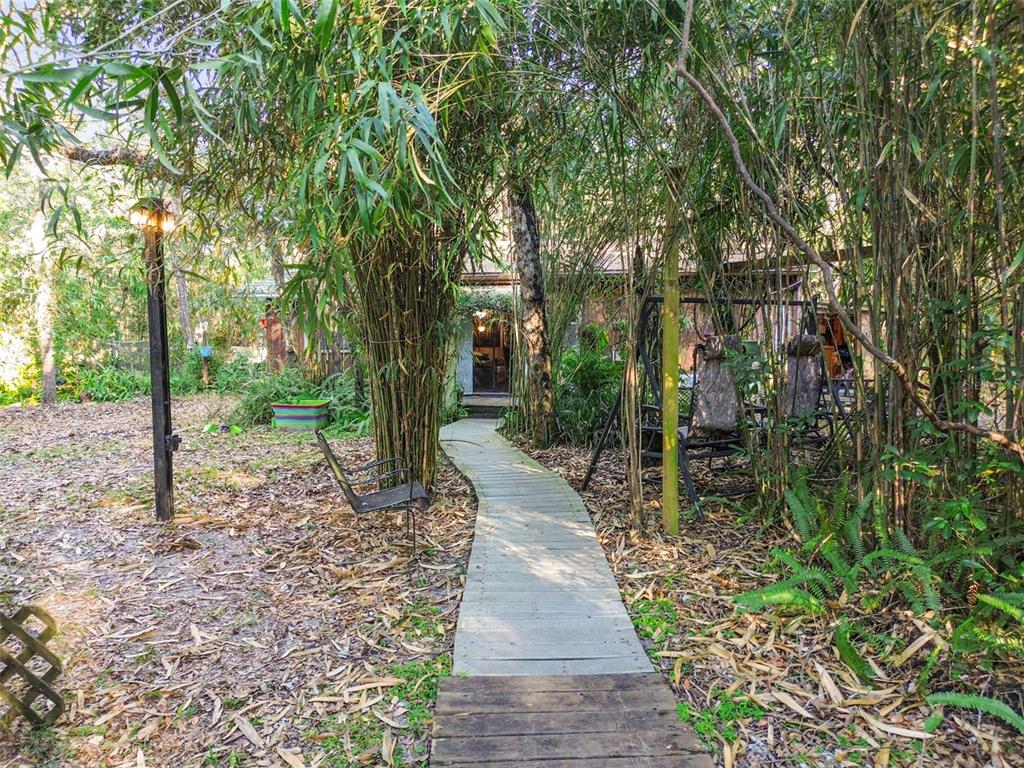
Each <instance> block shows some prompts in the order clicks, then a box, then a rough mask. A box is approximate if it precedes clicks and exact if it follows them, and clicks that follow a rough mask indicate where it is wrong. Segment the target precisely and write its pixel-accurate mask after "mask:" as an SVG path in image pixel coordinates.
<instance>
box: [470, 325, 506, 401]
mask: <svg viewBox="0 0 1024 768" xmlns="http://www.w3.org/2000/svg"><path fill="white" fill-rule="evenodd" d="M511 363H512V326H511V323H510V322H509V318H508V316H507V315H506V314H505V313H502V312H493V311H491V310H486V309H482V310H479V311H477V312H474V313H473V392H474V393H475V394H480V393H488V392H508V385H509V369H510V368H511Z"/></svg>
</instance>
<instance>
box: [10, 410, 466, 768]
mask: <svg viewBox="0 0 1024 768" xmlns="http://www.w3.org/2000/svg"><path fill="white" fill-rule="evenodd" d="M230 405H231V403H230V402H228V401H226V400H223V399H218V398H215V397H200V398H189V399H184V400H180V401H178V400H176V401H175V403H174V422H175V428H176V431H177V432H178V433H179V434H181V435H182V437H183V438H184V442H183V446H182V448H181V450H180V451H179V452H178V453H177V454H176V455H175V472H176V482H175V501H176V505H177V515H176V516H175V518H174V521H173V522H172V523H170V524H168V525H163V524H158V523H156V522H155V521H154V520H153V518H152V490H151V483H152V468H151V456H152V453H151V451H152V437H151V433H150V431H149V419H150V411H149V408H150V406H149V403H148V401H145V400H143V401H132V402H128V403H121V404H84V405H78V404H62V405H59V406H57V407H50V408H45V409H44V408H39V407H35V408H24V409H5V410H0V610H3V611H5V612H13V610H14V609H15V608H16V607H17V606H20V605H23V604H27V603H34V604H37V605H40V606H41V607H43V608H44V609H45V610H47V611H49V612H50V613H51V614H52V615H53V616H54V618H55V619H56V621H57V623H58V625H59V628H60V629H59V634H58V635H57V637H56V638H55V639H54V640H53V641H51V645H52V647H53V649H54V650H55V651H56V652H57V653H58V654H59V655H60V656H61V657H62V658H63V661H64V666H65V671H64V674H63V675H62V676H61V677H60V678H59V679H58V681H57V687H58V689H59V690H60V691H62V692H63V693H64V695H65V700H66V703H67V712H66V713H65V714H64V715H63V716H62V717H61V719H60V720H59V721H58V723H57V724H56V726H55V727H53V728H49V729H43V730H35V731H32V730H29V729H28V728H27V727H26V726H25V725H24V723H23V722H22V721H17V722H15V723H14V724H13V725H11V726H10V727H8V728H5V729H0V766H76V767H78V766H82V767H87V768H88V767H93V766H96V767H98V766H105V767H106V768H114V767H115V766H132V768H141V767H142V766H161V767H163V766H166V767H169V768H170V767H174V768H177V767H178V766H237V767H243V766H289V767H290V768H295V767H296V766H306V767H307V768H315V767H317V766H332V767H333V766H357V765H419V764H425V762H426V759H427V752H428V745H429V731H430V722H431V712H432V707H433V701H434V697H435V694H436V687H437V680H438V677H439V676H441V675H444V674H447V672H448V669H449V668H450V652H451V647H452V642H453V634H454V628H455V620H456V611H457V608H458V600H459V596H460V594H461V589H462V575H463V574H464V572H465V564H466V561H467V558H468V554H469V545H470V542H471V539H472V526H473V521H474V515H475V501H474V499H473V496H472V494H471V491H470V488H469V486H468V485H467V484H466V483H465V481H464V480H463V479H462V478H461V476H460V475H458V474H457V473H456V472H455V471H454V470H453V469H452V468H450V467H448V466H443V467H442V469H441V471H440V475H439V479H438V483H437V494H436V498H435V504H434V506H433V507H432V508H431V509H430V511H429V512H428V513H426V514H423V515H421V518H420V525H421V529H420V530H421V534H420V556H419V559H418V561H417V562H415V563H410V547H409V543H408V540H407V539H406V538H405V535H404V525H403V518H402V513H395V514H393V515H392V514H378V515H376V516H368V517H363V518H360V519H356V518H355V516H354V515H353V513H352V511H351V509H350V508H349V506H348V504H347V503H346V502H345V500H344V497H343V496H342V495H341V494H340V492H339V491H338V489H337V487H336V486H335V484H334V482H333V479H332V477H331V476H330V474H329V472H328V470H327V468H326V466H325V464H324V462H323V460H322V458H321V456H320V454H319V452H318V451H317V448H316V444H315V442H314V441H313V440H312V437H311V436H309V435H288V434H284V433H281V432H277V431H274V430H271V429H270V428H259V429H253V430H248V431H245V432H243V433H242V434H239V435H211V434H205V433H204V432H203V431H202V427H203V426H204V425H205V424H207V423H211V422H213V423H219V421H221V420H222V419H223V417H224V413H226V411H227V410H228V409H229V407H230ZM335 447H336V450H337V452H338V455H339V458H340V459H341V461H342V462H343V463H349V464H355V463H358V462H362V461H367V460H370V459H372V458H373V447H372V442H371V441H370V440H367V439H357V440H347V441H342V442H336V443H335Z"/></svg>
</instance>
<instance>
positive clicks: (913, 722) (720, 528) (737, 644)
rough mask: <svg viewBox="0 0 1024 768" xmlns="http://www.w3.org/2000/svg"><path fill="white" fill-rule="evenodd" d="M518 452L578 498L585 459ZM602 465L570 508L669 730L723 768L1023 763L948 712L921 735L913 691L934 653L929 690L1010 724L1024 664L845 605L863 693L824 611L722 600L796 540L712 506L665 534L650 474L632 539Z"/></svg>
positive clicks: (616, 466) (620, 484)
mask: <svg viewBox="0 0 1024 768" xmlns="http://www.w3.org/2000/svg"><path fill="white" fill-rule="evenodd" d="M524 450H527V451H528V452H530V453H532V454H533V455H534V457H535V458H537V459H538V460H539V461H540V462H541V463H543V464H545V465H546V466H548V467H549V468H550V469H552V470H554V471H556V472H559V473H560V474H562V475H563V476H564V477H565V478H566V479H567V480H568V481H569V483H570V484H571V485H572V486H573V487H574V488H576V489H577V490H579V488H580V484H581V483H582V480H583V477H584V474H585V472H586V469H587V464H588V461H589V459H590V456H589V452H588V451H585V450H580V449H574V448H566V447H556V448H553V449H551V450H548V451H530V450H529V449H527V448H524ZM614 454H615V452H614V451H610V452H607V453H606V458H605V459H604V460H603V461H602V465H601V469H600V470H599V471H598V473H597V474H596V475H595V478H594V481H593V483H592V484H591V486H590V488H589V489H588V491H587V492H584V493H581V495H582V496H583V499H584V501H585V502H586V505H587V508H588V509H589V510H590V514H591V519H592V520H593V521H594V524H595V525H596V527H597V530H598V536H599V538H600V539H601V542H602V544H603V545H604V548H605V553H606V555H607V557H608V561H609V563H610V564H611V566H612V570H613V572H614V573H615V577H616V579H617V580H618V583H619V587H620V589H621V591H622V594H623V597H624V599H625V601H626V604H627V606H628V608H629V611H630V614H631V616H632V617H633V622H634V624H635V625H636V627H637V630H638V632H639V633H640V635H641V639H642V640H643V642H644V644H645V646H646V647H647V649H648V653H649V654H650V655H651V657H652V660H653V661H654V663H655V665H656V666H658V667H660V669H661V670H662V671H663V673H664V674H665V676H666V677H667V678H668V680H669V682H670V683H671V685H672V686H673V689H674V690H675V692H676V696H677V699H678V701H679V703H680V714H681V717H683V719H685V720H687V721H689V722H691V723H692V724H693V725H694V727H695V728H696V729H697V732H698V734H699V735H701V736H702V737H703V739H704V741H705V743H707V744H708V745H709V747H710V748H711V749H712V751H713V752H715V754H716V755H717V760H718V764H719V765H720V766H725V767H726V768H731V766H736V767H737V768H741V767H746V768H755V767H756V768H760V767H761V766H874V767H876V768H883V767H884V766H915V767H918V768H953V767H954V766H956V767H964V768H966V767H967V766H992V767H993V768H1003V767H1004V766H1024V737H1022V736H1021V735H1020V734H1019V733H1018V732H1017V731H1015V730H1013V729H1011V728H1009V727H1008V726H1005V725H1004V724H1003V723H1002V722H1001V721H999V720H996V719H994V718H992V717H988V716H986V717H981V716H979V715H978V714H977V713H976V712H972V711H968V710H961V709H952V708H946V710H945V713H944V714H945V717H944V718H942V721H941V723H940V724H939V725H938V726H937V727H936V728H935V729H934V731H933V732H932V733H925V730H924V729H925V727H926V724H927V721H928V719H929V717H930V716H931V715H933V714H935V711H934V710H933V709H932V708H931V707H929V706H928V705H927V704H925V703H924V701H923V700H922V698H921V696H920V695H918V694H917V693H915V691H916V686H917V679H918V676H919V675H920V673H921V670H922V668H923V667H924V664H925V661H926V659H927V658H928V656H929V654H930V653H931V652H932V651H933V650H934V649H938V650H937V651H936V652H937V654H938V656H937V662H936V667H935V669H936V670H937V672H936V673H935V674H934V676H933V678H932V686H933V690H945V688H943V687H942V685H946V686H948V685H949V683H948V681H949V679H951V678H958V679H959V680H960V681H961V683H962V684H965V687H968V688H973V689H974V690H976V691H978V692H980V693H982V694H987V695H990V696H993V695H994V696H998V697H999V698H1001V699H1003V700H1004V701H1007V702H1008V703H1009V704H1010V705H1011V706H1012V707H1013V708H1014V709H1015V710H1016V711H1017V712H1021V711H1024V684H1022V681H1024V665H1021V664H1020V663H1003V664H999V663H997V664H993V665H991V666H990V665H981V664H978V663H975V662H976V660H972V659H963V658H960V659H958V660H956V661H955V662H954V661H953V660H952V659H951V658H950V656H949V654H948V652H947V651H946V648H947V646H946V640H947V639H948V637H949V635H950V634H951V632H952V627H953V624H952V622H951V621H946V622H937V621H935V620H934V619H935V617H917V616H914V615H913V614H912V613H910V612H909V611H905V610H902V609H900V607H899V606H890V607H883V608H882V609H881V610H879V611H874V612H868V611H865V610H861V609H860V608H859V607H858V606H856V605H853V604H850V605H847V606H845V607H844V609H843V611H842V612H841V613H842V615H843V616H844V617H845V618H848V619H852V620H855V621H857V622H858V623H859V624H860V625H862V626H864V627H865V628H866V630H867V631H868V632H870V633H871V640H870V642H867V643H861V647H860V651H862V652H863V653H864V655H865V656H866V657H867V658H868V659H869V660H870V662H871V663H872V664H873V666H874V671H875V673H876V676H875V685H873V686H866V685H863V684H862V683H861V682H859V681H858V680H857V678H856V677H854V676H853V675H852V674H851V672H850V670H849V669H848V668H847V667H846V666H845V665H844V664H843V663H842V662H841V661H840V660H839V657H838V653H837V651H836V650H835V648H834V646H833V637H834V633H835V628H836V624H837V619H836V617H835V614H833V613H831V612H829V613H826V614H824V615H822V616H809V615H807V614H802V613H793V612H790V613H789V614H786V613H784V612H783V614H782V615H773V614H771V613H739V612H737V610H736V607H735V604H734V603H733V601H732V595H736V594H739V593H741V592H745V591H748V590H753V589H759V588H761V587H764V586H766V585H768V584H770V583H772V581H774V579H775V578H777V576H776V575H775V574H773V572H772V571H771V569H769V568H767V565H768V564H769V562H770V561H771V559H772V558H771V549H772V547H775V546H778V547H782V548H790V549H793V548H795V547H796V546H797V544H796V542H795V540H794V539H792V538H790V537H788V536H787V535H786V533H785V532H784V531H780V530H777V529H763V528H762V527H761V526H760V525H759V524H758V521H757V520H756V519H754V518H751V517H749V516H748V517H744V515H743V513H742V512H741V511H740V510H738V509H735V508H728V507H716V506H715V505H708V508H707V510H706V511H707V513H708V519H707V520H706V521H705V522H703V523H701V522H698V521H696V520H692V519H691V520H687V521H684V522H683V523H682V525H681V528H682V533H681V535H680V536H675V537H666V536H664V535H663V534H662V530H661V527H660V520H659V517H660V508H659V507H658V504H657V497H658V486H659V484H660V473H659V470H658V469H657V468H654V469H652V470H651V471H650V473H649V474H650V477H649V478H648V479H649V480H652V481H655V482H654V483H652V485H651V486H650V487H649V488H648V491H647V494H646V498H647V500H648V507H649V508H648V509H647V514H646V522H645V525H644V526H643V529H642V530H640V531H637V530H635V528H634V526H633V525H632V524H631V522H630V520H629V519H628V516H627V514H626V509H627V490H626V486H625V481H624V477H625V474H624V470H623V468H622V464H621V459H620V458H617V457H616V456H615V455H614ZM697 479H698V482H700V481H701V479H702V478H701V477H698V478H697ZM944 679H945V682H943V680H944Z"/></svg>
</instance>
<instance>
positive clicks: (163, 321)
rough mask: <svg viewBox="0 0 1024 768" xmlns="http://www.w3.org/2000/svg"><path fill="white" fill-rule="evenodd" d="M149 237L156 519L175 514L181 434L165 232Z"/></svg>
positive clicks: (153, 230)
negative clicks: (174, 412) (175, 423)
mask: <svg viewBox="0 0 1024 768" xmlns="http://www.w3.org/2000/svg"><path fill="white" fill-rule="evenodd" d="M142 234H143V237H144V239H145V254H144V255H145V263H146V311H147V316H148V319H149V375H150V382H151V389H152V404H153V474H154V477H155V481H154V487H155V501H156V519H157V520H160V521H166V520H170V519H171V517H172V516H173V515H174V468H173V462H172V455H173V451H174V449H175V448H176V447H177V445H176V444H177V438H176V437H175V436H174V435H173V434H172V432H171V386H170V374H169V371H168V364H169V361H168V354H167V297H166V291H165V283H164V255H163V244H162V241H163V232H162V231H161V229H160V227H159V226H147V227H144V228H143V230H142Z"/></svg>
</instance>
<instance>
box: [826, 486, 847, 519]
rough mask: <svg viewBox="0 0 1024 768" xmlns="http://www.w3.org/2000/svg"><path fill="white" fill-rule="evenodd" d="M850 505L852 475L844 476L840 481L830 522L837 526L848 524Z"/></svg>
mask: <svg viewBox="0 0 1024 768" xmlns="http://www.w3.org/2000/svg"><path fill="white" fill-rule="evenodd" d="M849 504H850V475H843V478H842V480H840V481H839V488H837V489H836V495H835V496H834V497H833V499H832V511H831V514H830V515H829V520H830V521H832V523H833V524H835V525H837V526H839V525H842V524H843V523H844V522H846V520H847V517H846V514H847V512H846V508H847V506H849Z"/></svg>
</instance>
